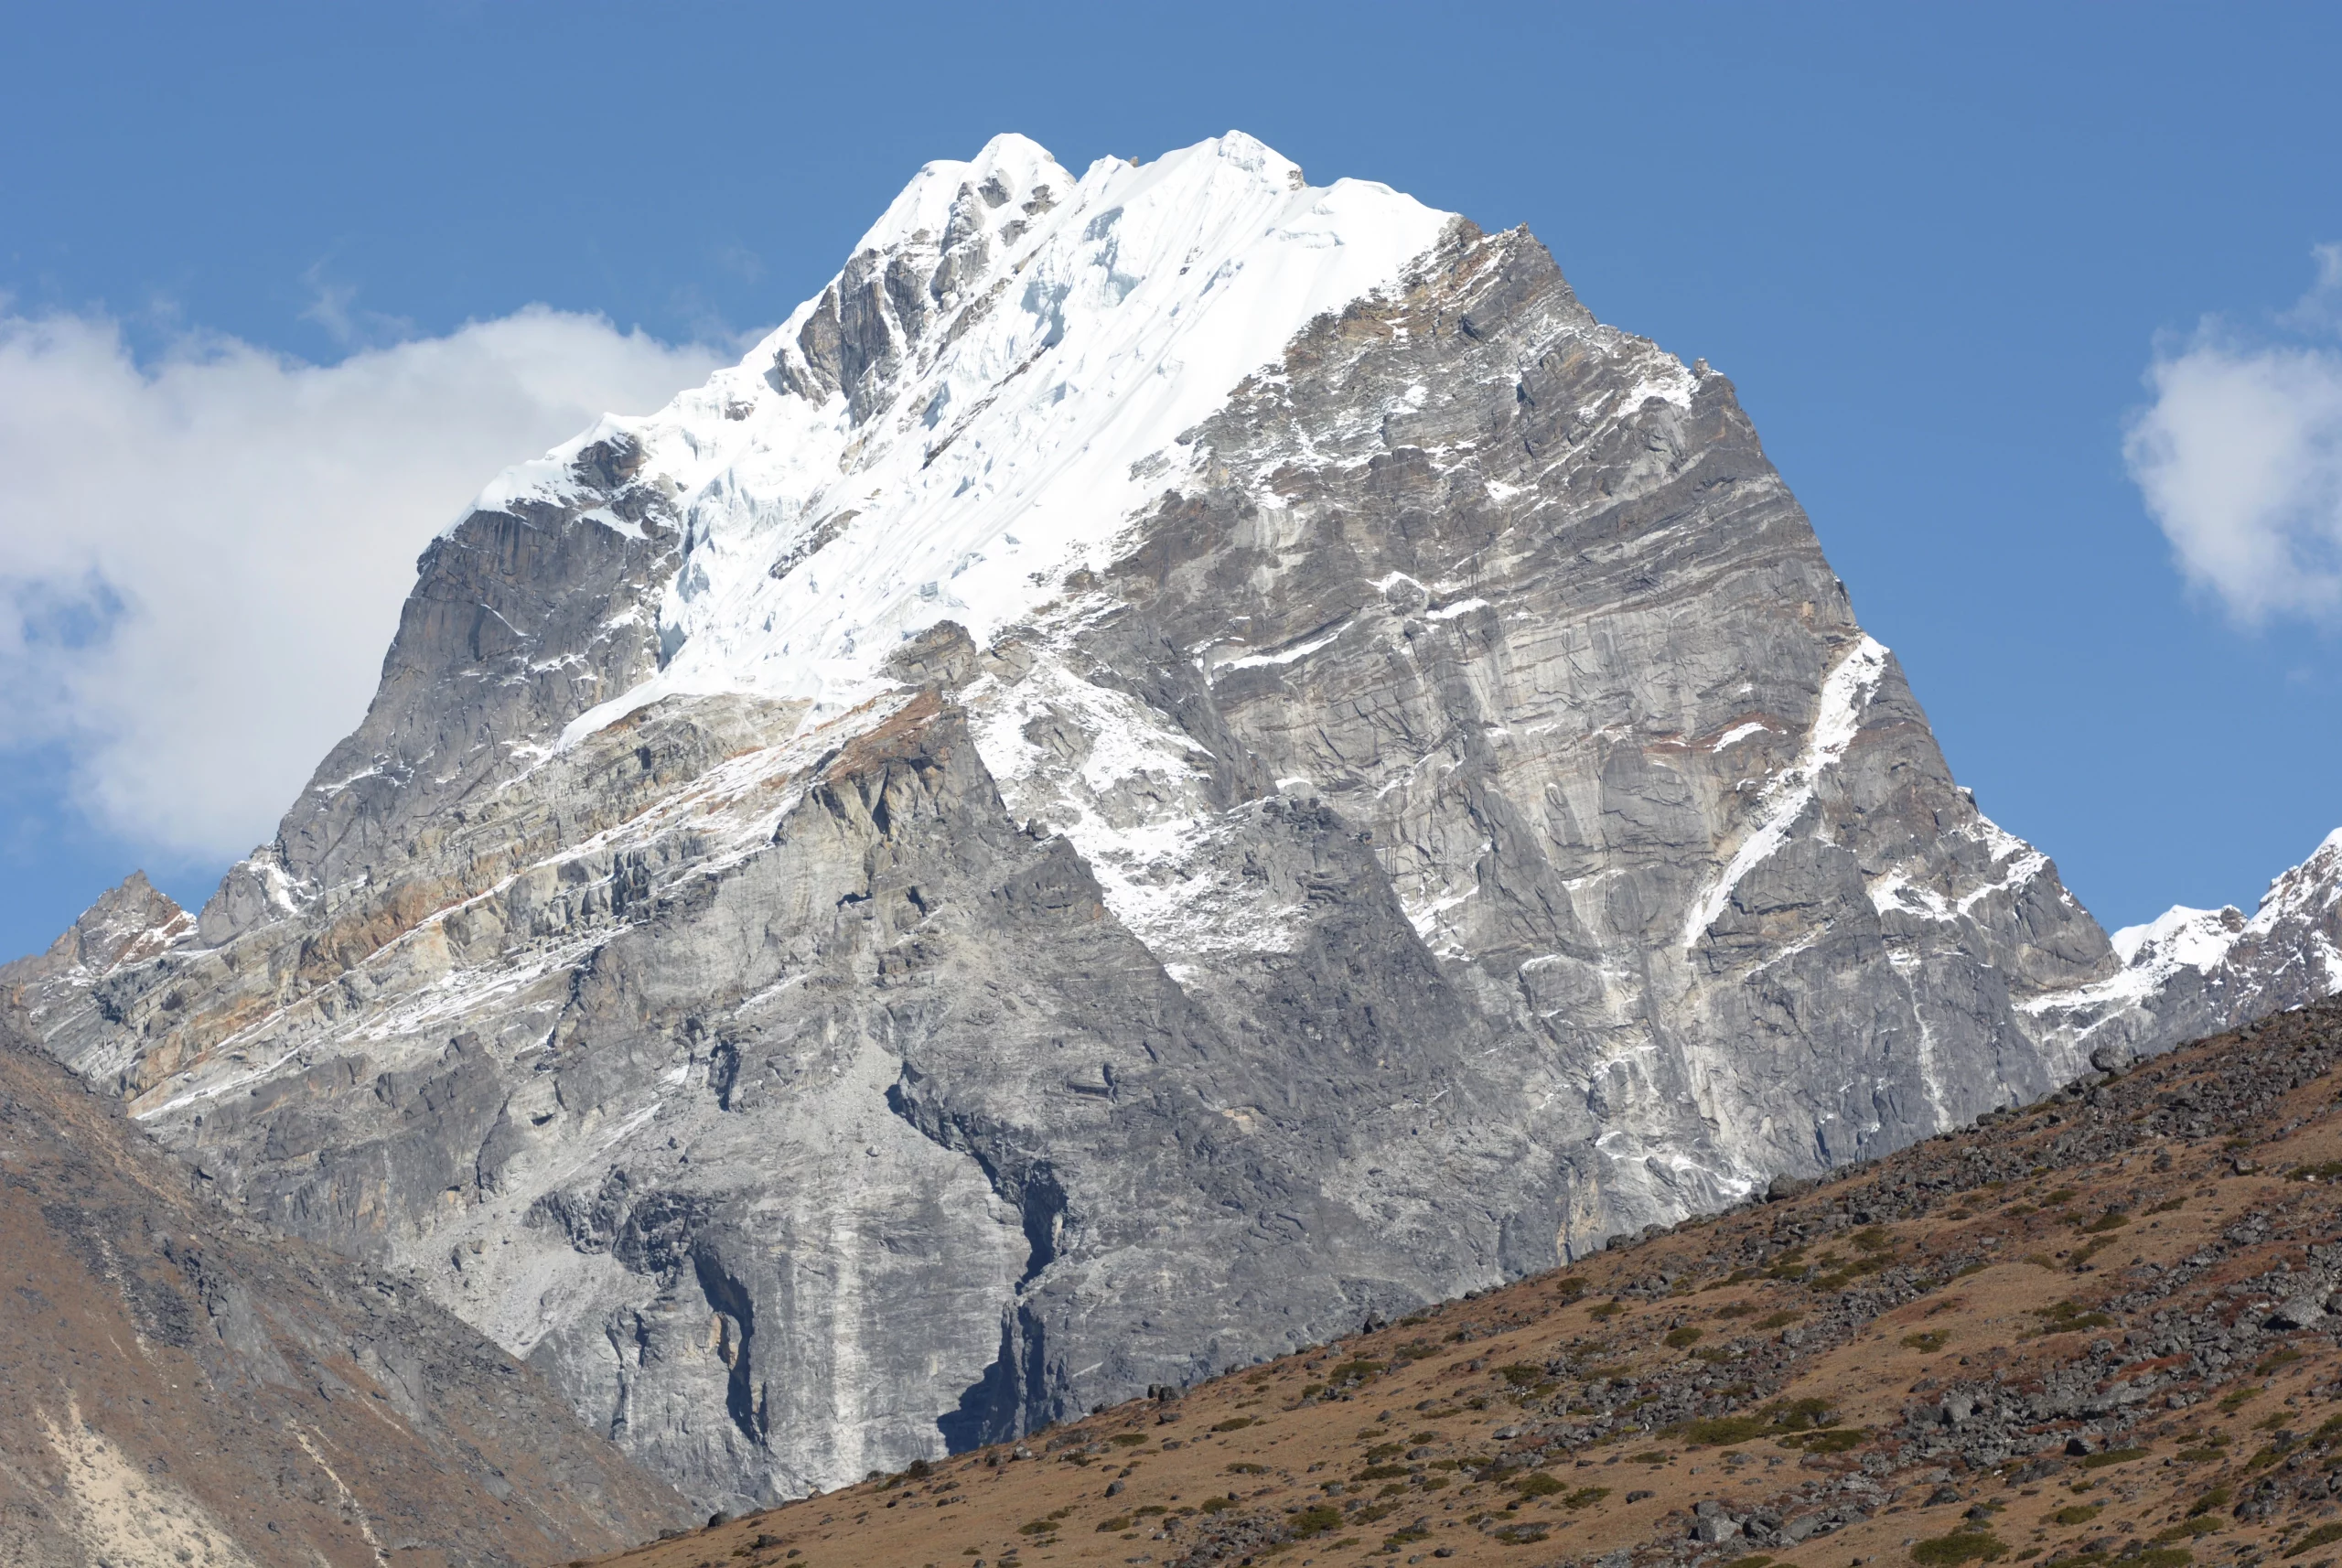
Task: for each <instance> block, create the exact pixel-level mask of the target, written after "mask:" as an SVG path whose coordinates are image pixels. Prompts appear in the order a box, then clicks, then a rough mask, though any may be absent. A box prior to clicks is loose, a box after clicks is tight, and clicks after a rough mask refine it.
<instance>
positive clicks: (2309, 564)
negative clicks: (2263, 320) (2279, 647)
mask: <svg viewBox="0 0 2342 1568" xmlns="http://www.w3.org/2000/svg"><path fill="white" fill-rule="evenodd" d="M2317 259H2318V272H2319V277H2318V283H2317V285H2316V286H2315V287H2314V288H2313V289H2312V290H2311V291H2310V293H2309V294H2308V295H2306V296H2305V297H2304V299H2303V300H2302V301H2301V303H2300V304H2299V305H2297V306H2294V309H2293V310H2292V311H2290V312H2288V313H2287V315H2286V316H2285V317H2283V318H2282V319H2283V320H2284V321H2285V322H2287V323H2288V324H2290V325H2292V326H2294V327H2295V328H2300V329H2304V330H2315V329H2316V328H2320V327H2326V326H2332V325H2335V324H2337V322H2342V247H2337V246H2332V245H2322V246H2320V247H2318V250H2317ZM2147 382H2148V385H2149V386H2151V387H2152V388H2153V389H2154V394H2155V398H2154V403H2153V404H2152V405H2151V406H2150V407H2149V408H2147V409H2146V410H2145V411H2144V412H2143V413H2141V414H2139V416H2138V417H2137V418H2136V419H2134V420H2133V422H2132V424H2131V428H2130V432H2129V435H2128V437H2127V439H2126V440H2125V441H2124V443H2123V455H2124V456H2125V457H2126V458H2127V459H2128V460H2129V463H2130V467H2131V477H2132V478H2133V480H2135V481H2136V482H2137V484H2138V486H2139V489H2140V491H2141V493H2142V494H2143V495H2144V497H2145V498H2146V503H2147V510H2149V511H2150V512H2151V513H2153V514H2154V519H2155V521H2156V522H2157V523H2159V524H2161V525H2162V528H2163V531H2164V533H2165V536H2166V537H2167V538H2169V539H2170V541H2171V544H2172V549H2173V552H2174V553H2175V555H2176V556H2177V558H2178V562H2179V565H2180V569H2181V570H2182V571H2183V572H2184V573H2186V575H2187V577H2188V578H2189V579H2190V580H2191V581H2192V582H2195V583H2197V584H2199V585H2202V586H2204V587H2206V588H2208V589H2210V590H2211V591H2212V592H2213V593H2214V594H2216V595H2217V596H2218V597H2219V599H2220V601H2221V602H2222V603H2223V604H2224V605H2226V606H2227V607H2228V609H2229V613H2230V614H2232V615H2234V616H2235V617H2236V618H2238V619H2240V620H2241V621H2244V622H2246V623H2248V624H2251V623H2258V622H2261V621H2263V620H2266V619H2268V618H2270V617H2272V616H2278V615H2292V616H2301V617H2305V618H2335V617H2336V616H2337V615H2342V353H2337V352H2335V351H2334V350H2332V349H2325V348H2320V347H2304V346H2300V345H2289V344H2251V343H2245V342H2240V341H2238V340H2237V339H2235V338H2233V337H2231V336H2230V335H2229V334H2228V333H2226V332H2224V331H2223V330H2222V329H2221V328H2219V327H2218V324H2216V323H2215V324H2208V325H2207V326H2206V327H2205V328H2203V329H2202V330H2200V331H2198V332H2197V335H2196V337H2195V338H2194V339H2192V340H2191V341H2190V342H2188V343H2187V344H2186V346H2185V347H2183V348H2181V349H2178V350H2177V351H2176V352H2173V353H2168V354H2164V355H2159V356H2158V357H2157V359H2156V360H2155V362H2154V366H2153V367H2152V368H2151V369H2150V370H2149V371H2148V372H2147Z"/></svg>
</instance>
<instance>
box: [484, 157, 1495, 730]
mask: <svg viewBox="0 0 2342 1568" xmlns="http://www.w3.org/2000/svg"><path fill="white" fill-rule="evenodd" d="M1451 221H1453V219H1452V216H1451V215H1450V214H1447V213H1444V212H1438V211H1434V209H1430V208H1427V207H1425V206H1423V204H1422V203H1420V202H1417V201H1416V200H1414V199H1413V198H1411V197H1408V196H1404V195H1402V194H1400V193H1399V192H1397V191H1394V190H1391V188H1389V187H1387V186H1382V185H1377V184H1372V183H1369V182H1365V181H1359V180H1348V179H1346V180H1340V181H1337V182H1336V183H1335V184H1333V185H1331V186H1328V187H1323V188H1320V187H1313V186H1311V185H1309V184H1307V183H1306V182H1305V180H1304V179H1303V177H1302V174H1301V170H1300V168H1299V167H1298V166H1296V165H1295V164H1294V163H1292V162H1291V161H1290V160H1288V159H1286V158H1284V157H1282V156H1279V155H1278V154H1276V153H1275V152H1273V151H1272V150H1271V149H1270V148H1268V147H1266V146H1264V145H1262V144H1261V143H1260V142H1259V141H1257V140H1255V139H1253V138H1252V137H1251V136H1247V135H1244V134H1241V133H1235V132H1231V133H1230V134H1227V135H1224V136H1220V137H1216V138H1214V139H1212V140H1210V141H1207V142H1201V143H1198V144H1197V145H1194V146H1191V147H1187V148H1184V149H1181V150H1180V151H1177V152H1174V153H1169V154H1166V155H1165V156H1163V157H1161V158H1158V159H1156V160H1155V162H1153V163H1150V164H1144V165H1140V164H1133V163H1131V162H1127V161H1125V160H1123V159H1120V158H1102V159H1101V160H1099V161H1098V162H1096V163H1094V164H1092V165H1091V166H1090V168H1089V169H1088V171H1087V172H1085V173H1084V174H1083V175H1082V176H1081V177H1080V179H1079V180H1076V179H1074V178H1073V177H1070V176H1069V175H1068V174H1067V172H1066V171H1065V170H1064V169H1062V168H1061V167H1059V166H1058V164H1057V162H1056V160H1055V159H1053V158H1051V157H1050V156H1049V155H1048V154H1047V152H1045V151H1044V150H1043V149H1042V148H1041V147H1040V146H1038V145H1037V144H1035V143H1034V142H1032V141H1030V140H1028V139H1026V138H1025V137H1023V136H1015V135H1004V136H999V137H995V138H994V140H993V141H992V142H990V143H989V144H987V145H985V147H984V148H983V151H982V152H981V153H979V154H978V155H977V156H976V157H975V158H973V159H972V160H970V161H968V162H966V163H956V162H939V163H931V164H929V165H928V166H926V167H924V168H922V169H921V170H919V174H918V175H917V176H916V177H913V178H912V180H911V182H910V183H909V184H908V186H906V187H905V188H904V189H903V191H902V193H901V194H900V195H898V196H897V198H896V199H894V201H893V202H892V203H891V204H890V205H889V206H888V208H887V209H886V213H885V215H884V216H882V217H881V218H880V219H879V220H878V221H877V222H876V224H874V225H873V226H872V227H871V229H870V231H868V232H867V233H866V234H865V235H864V236H863V239H862V242H861V243H860V244H859V245H858V246H857V247H856V249H855V252H854V256H853V258H852V259H851V260H850V261H849V262H848V263H847V264H846V266H845V268H844V269H843V271H841V272H840V273H839V274H838V275H837V276H836V277H835V278H834V279H833V280H832V282H831V283H830V285H828V286H827V287H826V288H824V289H823V290H822V293H821V294H819V295H816V296H815V297H814V298H812V299H811V300H808V301H807V302H805V303H804V304H803V305H801V306H799V307H798V308H797V310H796V311H795V312H794V313H793V314H792V315H791V316H790V318H789V320H788V321H787V322H786V323H784V324H783V325H782V326H781V327H780V328H779V329H777V330H776V331H774V332H773V333H771V334H770V335H769V336H768V337H767V338H765V339H764V340H763V341H762V342H760V343H759V344H758V345H757V348H756V349H754V350H753V351H752V352H751V353H750V354H749V355H748V356H747V359H745V360H742V361H741V363H740V364H739V365H737V366H736V367H734V368H733V369H731V370H727V371H723V372H720V373H719V374H718V375H716V376H715V377H714V379H712V380H711V381H709V382H708V384H707V385H706V386H704V387H703V388H699V389H696V390H694V391H692V392H685V393H684V394H682V396H680V397H678V398H677V399H676V400H675V401H674V402H673V403H671V404H669V405H668V407H667V408H665V409H663V410H661V412H659V413H655V414H652V415H650V416H649V417H647V418H641V419H609V420H605V421H604V422H602V424H600V425H598V426H597V427H596V429H594V430H592V431H589V432H587V433H586V434H585V435H583V436H580V437H579V438H577V439H576V440H575V441H572V442H570V443H568V444H567V445H566V446H562V447H558V448H555V449H554V451H553V452H552V453H550V454H548V455H547V456H546V457H545V458H543V459H541V460H539V461H537V462H533V463H529V464H523V465H521V466H520V467H516V468H514V469H513V470H511V471H510V472H508V473H507V474H505V475H504V476H502V477H500V478H499V479H498V480H497V481H496V483H494V484H493V485H491V486H489V489H487V491H486V492H484V493H483V494H482V496H481V497H480V499H479V501H478V503H477V504H478V507H480V508H481V509H493V508H497V507H509V506H510V505H512V504H514V503H515V502H517V501H521V500H525V499H540V500H552V501H559V500H562V499H566V498H568V497H569V496H571V495H572V494H573V493H574V491H575V484H576V481H575V478H574V474H575V466H576V463H577V460H578V457H579V456H580V454H582V453H584V452H585V450H586V449H587V448H589V447H591V446H595V445H596V443H611V442H622V443H630V444H633V445H635V446H639V448H640V449H641V450H642V452H643V455H644V456H645V457H646V458H647V467H649V469H650V470H651V471H653V472H655V473H657V474H660V475H662V476H664V477H665V478H666V480H667V481H668V482H669V483H671V486H672V487H673V490H674V493H675V495H676V498H677V506H678V508H679V510H680V511H681V513H682V518H683V520H684V529H685V542H684V548H685V550H686V553H687V555H686V560H685V562H684V563H683V564H682V567H681V569H680V570H679V571H678V573H677V575H676V577H675V580H674V584H673V586H672V587H671V590H670V591H669V592H668V594H667V595H666V596H665V599H664V601H663V602H662V604H661V607H660V620H661V640H662V643H663V645H664V646H666V647H667V648H668V649H669V650H671V653H670V656H669V657H668V658H667V660H665V663H664V667H663V668H662V669H661V671H659V673H658V675H657V676H656V677H655V678H654V679H652V680H651V681H650V682H646V683H644V684H642V685H640V686H638V687H637V688H635V689H634V690H633V691H630V692H628V693H625V694H623V695H621V696H619V697H617V698H615V699H614V700H612V701H611V702H608V703H603V704H601V705H600V706H597V707H596V708H595V709H594V710H592V711H591V712H589V713H587V714H584V715H582V716H581V717H579V718H578V719H577V720H576V721H575V723H574V724H573V725H570V727H569V730H568V732H567V734H566V735H565V736H564V742H565V743H574V742H575V739H576V738H577V737H579V736H583V735H586V734H590V733H592V732H593V731H594V730H596V729H598V728H600V727H601V726H602V725H607V724H608V723H610V722H612V721H613V720H614V719H616V718H617V717H618V716H620V715H621V714H625V713H627V712H630V711H632V710H634V709H636V708H639V707H641V706H642V705H644V704H646V703H650V702H652V701H654V700H656V699H658V698H659V697H661V696H665V695H671V694H678V693H711V692H718V691H751V692H757V693H763V694H766V695H769V696H777V697H784V698H798V699H804V700H807V701H810V702H811V703H813V704H814V706H813V708H812V710H811V713H810V714H809V722H818V720H819V719H820V718H822V716H825V715H826V714H830V713H833V712H835V711H837V710H838V709H839V708H841V707H845V706H851V705H853V704H854V703H860V702H863V701H865V700H866V699H867V698H868V697H869V696H871V695H872V694H874V693H876V692H877V691H880V690H883V689H884V688H885V687H886V684H887V683H888V682H886V680H885V679H884V677H883V676H882V675H880V674H879V670H880V667H881V665H882V664H883V662H884V660H885V659H886V656H887V654H888V653H889V652H890V651H892V650H894V649H895V648H896V647H897V645H898V644H899V643H900V642H901V641H902V640H903V639H906V638H908V637H910V636H912V635H914V634H916V633H918V632H919V631H920V630H922V629H924V628H927V627H929V626H931V625H933V624H935V623H936V622H938V621H940V620H944V619H951V620H956V621H959V622H960V623H962V625H964V626H966V627H967V628H969V630H970V631H971V632H972V633H973V634H974V635H975V636H976V637H977V638H978V639H983V638H985V637H987V636H988V635H990V634H991V633H993V632H994V631H997V630H998V629H1000V628H1004V627H1005V626H1007V625H1010V624H1012V623H1014V622H1015V621H1016V620H1018V619H1019V618H1022V617H1024V616H1025V615H1026V614H1027V613H1028V612H1029V611H1030V610H1032V609H1033V608H1034V607H1036V606H1037V605H1039V604H1041V603H1043V602H1046V601H1047V600H1048V599H1051V598H1054V597H1056V596H1058V595H1059V594H1060V593H1061V592H1062V585H1063V581H1064V579H1065V577H1066V575H1068V574H1069V572H1072V571H1075V570H1077V569H1080V568H1081V567H1084V566H1088V565H1092V564H1100V562H1101V559H1102V556H1103V553H1104V547H1106V546H1107V545H1108V544H1110V543H1111V542H1112V540H1113V539H1114V538H1115V537H1116V536H1117V535H1118V534H1120V533H1121V532H1123V531H1124V529H1125V527H1126V526H1127V525H1128V524H1129V523H1130V521H1132V518H1133V512H1134V511H1135V510H1136V509H1137V508H1138V507H1139V506H1141V505H1142V504H1143V503H1144V502H1145V501H1147V500H1148V499H1150V498H1152V497H1155V496H1159V495H1160V494H1161V493H1162V491H1163V489H1165V485H1166V476H1173V475H1176V468H1177V467H1178V465H1180V464H1181V463H1182V462H1183V461H1184V460H1185V453H1184V452H1183V451H1182V450H1181V449H1180V447H1179V446H1178V444H1177V443H1178V437H1179V435H1181V433H1182V432H1184V431H1186V430H1187V429H1188V428H1189V427H1190V426H1191V425H1193V424H1195V423H1196V422H1197V421H1198V420H1200V419H1202V418H1203V417H1205V416H1206V415H1207V414H1209V413H1211V412H1212V411H1214V410H1215V409H1217V408H1219V406H1221V405H1222V404H1223V403H1225V402H1226V401H1227V398H1228V396H1229V394H1230V392H1231V391H1232V390H1233V389H1234V388H1235V387H1236V386H1237V385H1238V383H1240V382H1241V381H1243V380H1244V379H1245V378H1246V377H1247V376H1248V375H1251V374H1252V373H1253V372H1254V371H1259V370H1261V369H1262V366H1263V363H1264V360H1265V358H1266V356H1267V355H1268V354H1269V353H1270V352H1272V351H1273V349H1274V348H1276V347H1281V346H1282V345H1284V343H1285V342H1286V341H1287V340H1289V339H1290V338H1292V337H1293V336H1294V334H1295V333H1296V332H1298V331H1299V330H1300V329H1301V328H1303V327H1304V326H1305V324H1306V323H1308V322H1309V321H1310V320H1311V319H1313V318H1314V317H1317V316H1319V315H1321V314H1323V313H1325V312H1327V311H1334V310H1338V309H1340V308H1341V307H1342V306H1346V305H1348V304H1349V303H1351V302H1352V301H1354V300H1357V299H1359V298H1360V297H1361V296H1364V295H1370V294H1373V293H1374V292H1376V291H1378V290H1384V289H1389V288H1391V287H1393V286H1395V285H1397V284H1398V283H1399V281H1400V279H1401V277H1402V274H1403V273H1404V272H1405V269H1406V267H1407V265H1408V263H1410V262H1411V261H1412V260H1413V259H1414V258H1416V257H1417V256H1419V255H1421V254H1422V253H1423V252H1424V251H1425V250H1426V249H1427V248H1428V247H1430V246H1431V245H1432V243H1433V242H1434V241H1435V240H1437V238H1438V237H1439V235H1440V232H1441V231H1442V230H1443V229H1445V227H1446V225H1447V224H1448V223H1450V222H1451ZM606 521H608V522H609V524H610V526H613V527H618V528H621V529H624V528H628V527H631V526H632V525H631V524H629V523H628V522H626V521H623V520H621V519H618V518H615V517H612V518H608V519H607V520H606Z"/></svg>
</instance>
